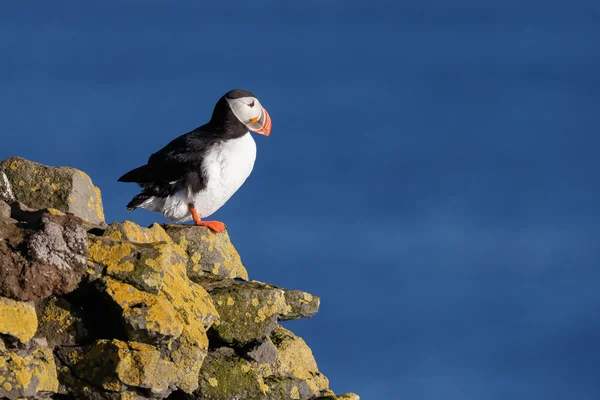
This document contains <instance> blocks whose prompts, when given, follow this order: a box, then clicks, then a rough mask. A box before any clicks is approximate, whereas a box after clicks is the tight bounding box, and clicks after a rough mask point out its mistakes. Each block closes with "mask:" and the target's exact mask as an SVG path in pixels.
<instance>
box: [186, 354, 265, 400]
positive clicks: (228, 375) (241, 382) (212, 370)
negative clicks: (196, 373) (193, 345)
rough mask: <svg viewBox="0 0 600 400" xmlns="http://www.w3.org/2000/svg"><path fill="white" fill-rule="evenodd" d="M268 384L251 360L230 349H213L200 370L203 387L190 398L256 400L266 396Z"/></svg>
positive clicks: (189, 397)
mask: <svg viewBox="0 0 600 400" xmlns="http://www.w3.org/2000/svg"><path fill="white" fill-rule="evenodd" d="M267 390H268V387H267V385H265V383H264V381H263V377H262V374H261V373H260V371H258V370H257V369H256V368H254V367H253V364H252V363H251V362H250V361H247V360H245V359H243V358H240V357H238V356H235V355H232V354H230V353H229V352H228V351H227V350H224V349H217V350H215V351H211V352H210V353H209V355H208V356H207V357H206V360H205V361H204V365H203V366H202V369H201V371H200V386H199V388H198V390H197V391H196V392H194V394H193V395H192V396H186V398H187V399H203V400H230V399H237V400H254V399H264V398H266V397H265V396H266V393H267Z"/></svg>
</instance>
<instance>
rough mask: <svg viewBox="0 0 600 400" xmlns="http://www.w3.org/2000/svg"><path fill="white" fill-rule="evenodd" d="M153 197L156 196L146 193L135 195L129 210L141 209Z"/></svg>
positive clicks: (128, 206)
mask: <svg viewBox="0 0 600 400" xmlns="http://www.w3.org/2000/svg"><path fill="white" fill-rule="evenodd" d="M151 197H154V196H152V195H151V194H148V193H145V192H142V193H140V194H137V195H135V196H134V197H133V199H131V201H130V202H129V203H127V210H128V211H133V210H135V209H136V208H139V207H140V206H141V205H142V204H143V203H144V202H145V201H146V200H148V199H150V198H151Z"/></svg>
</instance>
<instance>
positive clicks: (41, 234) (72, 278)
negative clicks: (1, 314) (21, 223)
mask: <svg viewBox="0 0 600 400" xmlns="http://www.w3.org/2000/svg"><path fill="white" fill-rule="evenodd" d="M81 222H82V221H81V220H80V219H79V218H77V217H74V216H72V215H65V214H62V213H57V214H50V213H45V214H43V215H42V216H41V218H40V226H39V227H38V228H39V230H32V229H23V228H19V227H17V226H16V225H14V224H10V223H6V222H3V221H0V296H5V297H10V298H12V299H15V300H23V301H28V300H37V299H43V298H46V297H48V296H50V295H51V294H53V293H56V294H61V293H69V292H71V291H72V290H74V289H75V288H76V287H77V285H78V283H79V282H80V281H81V278H82V276H83V274H84V273H85V269H86V253H87V238H86V233H85V230H84V229H83V228H82V227H81V224H80V223H81Z"/></svg>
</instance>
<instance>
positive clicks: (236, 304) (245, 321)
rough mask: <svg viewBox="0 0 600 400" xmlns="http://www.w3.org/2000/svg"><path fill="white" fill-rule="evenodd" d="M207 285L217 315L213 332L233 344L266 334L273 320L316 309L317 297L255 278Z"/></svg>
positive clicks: (305, 313)
mask: <svg viewBox="0 0 600 400" xmlns="http://www.w3.org/2000/svg"><path fill="white" fill-rule="evenodd" d="M207 288H208V290H209V291H210V295H211V296H212V298H213V300H214V302H215V305H216V307H217V310H218V312H219V314H220V315H221V320H220V321H219V322H218V323H215V325H214V326H213V329H214V331H215V332H216V334H217V335H218V337H219V339H221V340H222V341H224V342H226V343H232V344H236V345H238V344H240V345H244V344H246V343H250V342H253V341H257V340H261V339H263V338H265V337H267V336H268V335H269V334H270V333H271V332H272V331H273V329H275V327H276V326H277V320H289V319H297V318H305V317H311V316H313V315H314V314H316V312H317V311H318V309H319V297H318V296H313V295H311V294H309V293H305V292H301V291H298V290H294V291H287V290H285V289H282V288H279V287H277V286H273V285H269V284H266V283H262V282H257V281H250V282H239V281H234V280H228V281H221V282H219V284H217V285H215V286H210V285H208V286H207Z"/></svg>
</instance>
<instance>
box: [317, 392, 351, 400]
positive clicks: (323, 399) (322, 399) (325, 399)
mask: <svg viewBox="0 0 600 400" xmlns="http://www.w3.org/2000/svg"><path fill="white" fill-rule="evenodd" d="M315 400H360V397H359V396H358V395H357V394H355V393H344V394H340V395H337V396H336V395H335V394H334V393H332V394H329V393H328V394H324V395H321V396H319V397H317V398H316V399H315Z"/></svg>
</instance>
